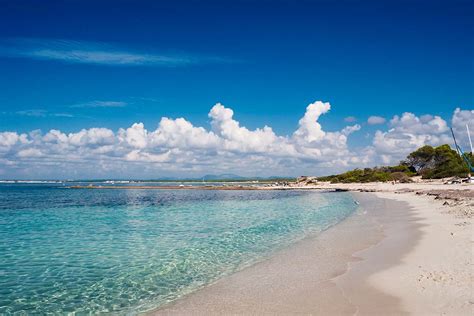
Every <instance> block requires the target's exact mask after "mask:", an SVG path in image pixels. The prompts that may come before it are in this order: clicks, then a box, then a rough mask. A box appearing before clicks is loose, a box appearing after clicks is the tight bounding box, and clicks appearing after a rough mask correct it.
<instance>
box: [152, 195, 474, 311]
mask: <svg viewBox="0 0 474 316" xmlns="http://www.w3.org/2000/svg"><path fill="white" fill-rule="evenodd" d="M352 194H353V196H354V197H355V199H356V200H357V201H359V202H360V206H361V208H360V209H359V210H358V211H356V213H354V214H353V215H351V216H349V217H348V218H347V219H345V220H344V221H342V222H340V223H338V224H337V225H335V226H333V227H331V228H329V229H328V230H327V231H325V232H323V233H321V234H320V235H318V236H316V237H309V238H307V239H305V240H303V241H300V242H298V243H296V244H294V245H291V246H290V247H289V248H287V249H285V250H282V251H279V252H278V253H276V254H274V255H272V256H271V257H270V258H268V259H267V260H265V261H263V262H260V263H257V264H255V265H253V266H251V267H248V268H245V269H244V270H241V271H238V272H236V273H235V274H232V275H230V276H226V277H224V278H222V279H219V280H217V281H216V282H215V283H213V284H211V285H208V286H206V287H204V288H202V289H200V290H197V291H196V292H193V293H191V294H189V295H187V296H184V297H183V298H181V299H178V300H177V301H174V302H171V303H170V304H168V305H165V306H162V307H161V308H159V309H157V310H154V311H150V312H149V314H151V315H174V314H198V315H203V314H223V313H226V314H301V313H302V314H321V315H324V314H341V315H349V314H351V315H353V314H356V313H360V314H385V315H387V314H393V315H401V314H408V313H415V314H420V313H421V314H426V313H429V314H432V313H435V314H442V313H447V314H455V315H464V314H469V312H471V311H472V302H471V301H472V297H471V296H472V294H470V291H471V286H470V280H472V271H471V270H470V266H469V265H470V264H472V257H471V256H470V255H469V249H471V248H470V237H472V236H471V235H472V226H471V225H472V223H471V220H470V218H469V219H467V218H464V219H462V218H459V217H458V216H457V214H455V216H453V214H443V213H447V212H445V210H446V206H442V202H440V201H435V200H432V199H429V198H427V197H426V196H417V195H415V194H414V193H413V192H411V193H405V194H396V193H394V192H391V193H389V192H382V193H381V192H378V193H352ZM459 223H465V224H463V225H459ZM440 231H450V233H452V234H453V235H451V234H450V233H446V234H443V235H439V232H440ZM453 236H456V238H453ZM448 253H449V255H448ZM433 300H435V301H436V302H434V301H433Z"/></svg>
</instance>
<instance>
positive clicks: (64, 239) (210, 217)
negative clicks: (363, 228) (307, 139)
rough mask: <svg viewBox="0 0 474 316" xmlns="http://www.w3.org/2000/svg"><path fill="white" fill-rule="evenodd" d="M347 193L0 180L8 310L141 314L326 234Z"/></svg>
mask: <svg viewBox="0 0 474 316" xmlns="http://www.w3.org/2000/svg"><path fill="white" fill-rule="evenodd" d="M355 208H356V205H355V204H354V201H353V199H352V197H351V195H350V194H348V193H318V192H310V191H199V190H189V191H188V190H175V191H173V190H121V189H117V190H87V189H84V190H74V189H66V188H64V187H62V186H61V185H51V184H41V185H32V184H1V185H0V313H15V312H19V313H21V312H24V313H27V314H45V313H55V314H57V313H71V312H75V313H79V314H83V313H107V312H111V313H115V314H117V313H118V314H135V313H139V312H142V311H146V310H150V309H152V308H156V307H159V306H160V305H162V304H164V303H167V302H169V301H172V300H175V299H177V298H179V297H180V296H182V295H184V294H186V293H189V292H191V291H193V290H195V289H197V288H199V287H202V286H204V285H206V284H208V283H210V282H212V281H214V280H216V279H218V278H219V277H222V276H224V275H227V274H230V273H232V272H234V271H236V270H239V269H242V268H243V267H245V266H248V265H250V264H252V263H255V262H257V261H259V260H262V259H264V258H265V257H267V256H268V255H270V254H271V253H272V252H274V251H276V250H278V249H281V248H283V247H286V246H288V245H289V244H291V243H293V242H295V241H298V240H300V239H302V238H304V237H305V236H308V235H310V234H317V233H318V232H321V231H322V230H324V229H326V228H328V227H329V226H332V225H334V224H336V223H337V222H339V221H341V220H342V219H344V218H345V217H347V216H348V215H350V214H351V213H352V212H353V211H354V210H355Z"/></svg>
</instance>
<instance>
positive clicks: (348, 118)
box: [344, 116, 357, 123]
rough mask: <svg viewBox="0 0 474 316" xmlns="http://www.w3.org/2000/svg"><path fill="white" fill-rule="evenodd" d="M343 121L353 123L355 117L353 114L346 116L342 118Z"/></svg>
mask: <svg viewBox="0 0 474 316" xmlns="http://www.w3.org/2000/svg"><path fill="white" fill-rule="evenodd" d="M344 122H346V123H354V122H357V118H356V117H355V116H348V117H345V118H344Z"/></svg>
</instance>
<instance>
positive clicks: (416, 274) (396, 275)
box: [359, 193, 474, 315]
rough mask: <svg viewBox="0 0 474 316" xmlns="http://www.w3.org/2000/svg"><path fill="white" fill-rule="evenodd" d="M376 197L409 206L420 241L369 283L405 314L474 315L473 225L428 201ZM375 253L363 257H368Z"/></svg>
mask: <svg viewBox="0 0 474 316" xmlns="http://www.w3.org/2000/svg"><path fill="white" fill-rule="evenodd" d="M377 196H379V197H383V198H389V199H394V200H403V201H407V202H408V203H409V205H410V206H412V207H413V209H414V212H415V215H416V216H417V217H418V218H419V220H418V223H420V224H422V226H421V227H420V228H419V229H420V230H421V231H422V235H421V239H420V240H419V241H418V242H417V243H416V245H415V248H414V249H413V250H412V251H410V252H409V253H408V254H407V255H405V256H403V257H402V258H400V259H401V262H399V263H398V264H397V265H396V266H394V267H391V268H388V269H386V270H383V271H381V272H378V273H375V274H374V275H371V276H370V277H369V283H370V284H371V285H373V286H374V287H375V288H377V289H380V290H382V291H384V292H385V293H388V294H390V295H393V296H396V297H398V298H400V300H401V303H402V307H403V309H404V310H407V311H410V312H411V313H413V314H416V315H435V314H436V315H474V297H473V265H472V263H473V253H474V252H473V248H472V246H473V243H472V242H473V236H474V235H473V233H474V230H473V226H472V220H471V219H463V218H456V217H454V216H451V215H449V214H445V213H443V212H444V207H443V206H441V203H436V201H430V200H429V199H428V198H426V197H420V196H416V195H413V194H403V195H401V194H394V193H377ZM392 238H394V237H392ZM387 241H388V238H386V239H384V240H383V241H382V243H381V244H380V245H379V246H380V247H383V246H384V243H387ZM374 250H375V249H371V250H368V251H366V252H365V253H364V252H363V253H362V254H359V255H362V256H368V257H370V255H371V252H372V251H374ZM366 264H369V262H367V263H366Z"/></svg>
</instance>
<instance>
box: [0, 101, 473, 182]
mask: <svg viewBox="0 0 474 316" xmlns="http://www.w3.org/2000/svg"><path fill="white" fill-rule="evenodd" d="M330 109H331V105H330V104H329V103H328V102H321V101H316V102H314V103H311V104H309V105H308V106H307V108H306V111H305V112H304V114H303V116H302V118H301V119H300V120H299V122H298V126H297V128H296V130H295V131H294V133H293V134H291V135H277V134H276V133H275V132H274V130H273V129H272V128H271V127H269V126H263V127H261V128H256V129H254V130H252V129H249V128H247V127H245V126H242V125H241V123H240V122H239V121H237V120H236V119H235V117H234V111H233V110H232V109H231V108H228V107H226V106H224V105H223V104H220V103H217V104H216V105H214V106H213V107H212V108H211V110H210V111H209V114H208V117H209V119H210V128H205V127H200V126H195V125H193V124H192V123H191V122H189V121H188V120H186V119H185V118H168V117H163V118H161V120H160V121H159V123H158V126H157V127H156V129H154V130H153V129H151V130H148V129H147V128H146V127H145V125H144V124H143V123H135V124H132V126H130V127H127V128H120V129H119V130H118V131H112V130H110V129H107V128H90V129H82V130H80V131H78V132H74V133H64V132H62V131H60V130H56V129H52V130H50V131H48V132H46V133H42V132H41V131H38V130H35V131H31V132H29V133H17V132H14V131H5V132H0V172H1V174H2V177H7V176H9V177H12V178H18V177H21V178H38V177H50V178H51V177H53V178H54V177H60V178H85V177H88V178H92V177H102V178H103V177H135V178H158V177H162V176H172V175H178V176H183V177H186V176H199V175H202V174H203V173H208V172H212V173H225V172H235V173H239V174H242V175H249V176H252V175H260V176H270V175H298V174H328V173H334V172H339V171H343V170H345V169H349V168H353V167H363V166H367V165H374V164H387V163H393V162H398V160H400V159H403V158H404V157H405V156H406V154H407V153H409V152H410V151H412V150H414V149H416V148H417V147H419V146H422V145H424V144H430V145H439V144H442V143H446V142H448V143H449V142H450V136H449V128H448V124H447V122H446V121H445V120H443V119H442V118H441V117H439V116H431V115H424V116H420V117H417V116H416V115H414V114H412V113H403V114H402V115H401V116H394V117H393V118H392V119H391V120H390V122H389V124H388V125H389V129H388V130H385V131H383V130H378V131H377V132H376V133H375V136H374V138H373V141H372V144H371V145H370V146H367V147H363V148H349V145H348V140H349V138H350V136H351V134H352V133H354V132H357V131H359V130H360V129H361V126H360V125H357V124H355V125H348V126H345V127H344V128H342V129H340V130H336V131H328V130H325V129H324V128H323V126H322V125H321V123H320V122H319V120H320V117H321V116H322V115H327V114H328V112H329V111H330ZM473 118H474V113H473V111H466V110H460V109H457V110H456V111H455V112H454V114H453V118H452V124H453V127H454V129H455V132H456V133H459V136H458V137H459V138H460V141H461V142H462V143H465V140H464V139H463V136H461V135H462V133H461V129H462V128H465V127H463V125H464V126H465V124H466V123H472V122H473ZM464 134H465V133H464Z"/></svg>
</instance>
